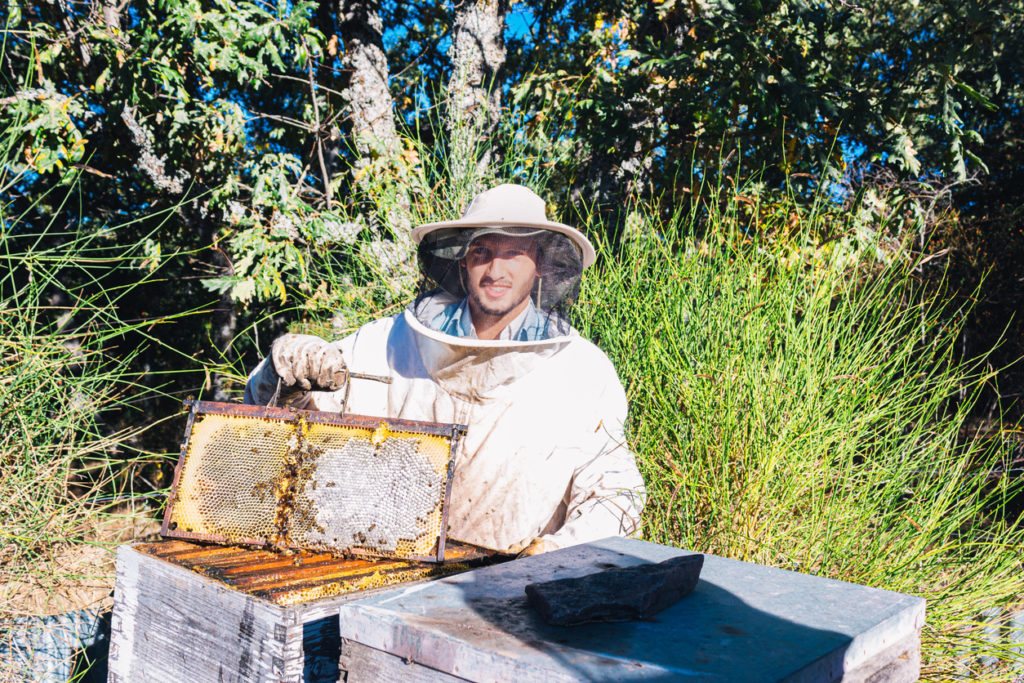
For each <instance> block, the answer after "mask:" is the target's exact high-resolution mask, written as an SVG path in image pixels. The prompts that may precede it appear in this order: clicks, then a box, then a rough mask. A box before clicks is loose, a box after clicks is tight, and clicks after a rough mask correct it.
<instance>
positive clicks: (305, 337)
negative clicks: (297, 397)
mask: <svg viewBox="0 0 1024 683" xmlns="http://www.w3.org/2000/svg"><path fill="white" fill-rule="evenodd" d="M270 360H271V362H272V363H273V364H274V370H275V372H277V375H278V377H280V378H281V387H282V389H283V388H295V389H301V390H303V391H310V390H311V389H315V390H319V391H337V390H338V389H343V388H344V387H345V380H346V378H347V373H346V367H345V359H344V357H342V355H341V350H340V349H338V347H336V346H334V345H333V344H331V343H329V342H327V341H324V340H323V339H321V338H320V337H314V336H313V335H309V334H286V335H284V336H281V337H278V338H277V339H275V340H274V344H273V346H271V348H270Z"/></svg>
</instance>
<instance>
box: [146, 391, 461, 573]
mask: <svg viewBox="0 0 1024 683" xmlns="http://www.w3.org/2000/svg"><path fill="white" fill-rule="evenodd" d="M185 405H186V407H188V408H189V409H190V410H189V415H188V420H187V423H186V426H185V435H184V439H183V440H182V443H181V454H180V456H179V458H178V464H177V466H176V467H175V469H174V480H173V483H172V485H171V492H170V496H169V498H168V501H167V507H166V511H165V513H164V521H163V526H162V528H161V534H162V535H163V536H165V537H169V538H180V539H184V540H193V541H211V542H216V543H230V544H239V545H249V546H257V547H269V548H271V549H276V550H280V551H283V552H286V553H288V552H291V551H294V550H311V551H319V552H329V553H332V554H336V555H343V556H368V557H384V558H395V559H405V560H416V561H426V562H443V561H444V550H445V542H446V535H447V534H446V530H447V524H448V510H449V504H450V498H451V486H452V477H453V474H454V460H455V451H456V448H457V446H458V442H459V440H460V439H461V438H462V436H463V435H464V434H465V432H466V428H465V427H464V426H463V425H456V424H444V423H435V422H420V421H413V420H401V419H389V418H378V417H368V416H362V415H351V414H349V415H339V414H336V413H325V412H317V411H308V410H298V409H294V408H280V407H270V406H251V405H242V404H236V403H220V402H215V401H192V400H189V401H186V402H185ZM328 479H329V481H328ZM374 494H376V495H374ZM353 530H355V532H354V533H353Z"/></svg>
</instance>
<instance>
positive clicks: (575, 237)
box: [412, 183, 595, 268]
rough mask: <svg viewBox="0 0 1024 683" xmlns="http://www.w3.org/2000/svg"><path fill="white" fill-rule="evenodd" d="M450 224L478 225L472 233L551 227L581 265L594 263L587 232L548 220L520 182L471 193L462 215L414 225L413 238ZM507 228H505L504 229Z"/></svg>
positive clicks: (418, 239) (537, 199) (515, 232)
mask: <svg viewBox="0 0 1024 683" xmlns="http://www.w3.org/2000/svg"><path fill="white" fill-rule="evenodd" d="M451 228H481V230H479V231H474V233H473V235H472V236H473V237H478V236H480V235H481V234H489V233H500V234H508V235H522V236H526V235H529V234H533V233H532V231H528V230H513V229H512V228H520V229H522V228H527V229H529V228H535V229H537V230H538V231H539V230H550V231H551V232H557V233H561V234H562V235H565V236H566V237H568V238H569V239H570V240H572V243H573V244H574V245H575V246H576V248H577V249H578V250H579V252H580V260H581V261H582V265H583V267H584V268H586V267H587V266H590V265H592V264H593V263H594V260H595V253H594V245H592V244H591V243H590V240H588V239H587V237H586V235H584V234H583V233H582V232H580V231H579V230H577V229H576V228H573V227H570V226H568V225H565V224H564V223H556V222H554V221H549V220H548V218H547V213H546V212H545V207H544V200H543V199H541V198H540V197H539V196H537V195H536V194H535V193H534V192H533V191H532V190H530V189H529V188H527V187H523V186H522V185H514V184H511V183H506V184H504V185H498V186H497V187H493V188H491V189H490V190H486V191H484V192H481V193H480V194H478V195H477V196H475V197H473V201H471V202H470V203H469V206H467V207H466V210H465V211H464V212H463V214H462V218H457V219H455V220H453V221H442V222H440V223H426V224H424V225H420V226H418V227H416V228H413V231H412V239H413V241H414V242H416V244H419V243H420V242H421V241H422V240H423V238H424V237H426V236H427V235H429V234H430V233H432V232H435V231H437V230H443V229H451ZM506 231H507V232H506Z"/></svg>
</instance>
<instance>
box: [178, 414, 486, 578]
mask: <svg viewBox="0 0 1024 683" xmlns="http://www.w3.org/2000/svg"><path fill="white" fill-rule="evenodd" d="M182 405H183V406H184V407H186V408H189V409H190V410H189V416H188V421H187V423H186V426H185V435H184V438H183V439H182V442H181V453H180V455H179V457H178V464H177V466H176V467H175V469H174V480H173V482H172V484H171V490H170V494H169V496H168V499H167V507H166V510H165V512H164V519H163V524H162V526H161V528H160V534H161V535H162V536H164V537H165V538H181V539H187V540H193V541H211V542H228V541H226V539H222V538H220V537H216V536H211V535H207V534H200V533H193V532H188V531H182V530H174V528H173V527H172V526H171V518H172V516H173V507H174V503H175V501H176V500H177V497H178V493H179V479H180V477H181V472H182V469H183V467H184V464H185V460H186V457H187V454H188V449H189V442H190V439H191V437H192V429H193V424H194V423H195V419H196V416H197V415H199V414H206V415H231V416H236V417H251V418H264V419H273V420H294V419H296V418H297V417H302V418H304V419H305V420H306V421H307V422H311V423H323V424H332V425H337V426H339V427H351V428H358V429H370V430H374V429H377V428H378V427H380V426H381V425H382V424H384V425H386V427H387V429H389V430H391V431H399V432H412V433H418V434H424V435H429V436H437V437H442V438H447V439H449V440H450V455H449V460H448V475H447V484H446V486H445V491H444V497H443V504H442V520H441V529H442V531H441V534H440V537H439V538H438V543H437V551H436V554H435V555H429V556H420V555H413V556H407V557H406V558H405V559H407V560H414V561H425V562H443V561H444V550H445V540H446V534H445V533H444V529H445V528H446V527H447V524H448V508H449V502H450V498H451V485H452V478H453V477H452V474H453V468H454V464H455V451H456V448H457V447H458V442H459V440H460V438H461V437H462V436H464V435H465V433H466V430H467V428H466V426H465V425H461V424H447V423H437V422H424V421H419V420H407V419H402V418H386V417H371V416H367V415H356V414H353V413H345V414H339V413H329V412H322V411H315V410H302V409H297V408H289V407H277V406H260V405H248V404H242V403H222V402H218V401H198V400H195V399H186V400H184V401H183V402H182ZM234 542H237V543H242V544H244V545H252V546H263V545H269V544H268V542H267V540H266V539H259V538H255V539H244V540H237V541H234ZM347 553H348V554H351V555H368V553H367V552H366V551H363V550H361V549H359V548H353V549H351V550H349V551H347Z"/></svg>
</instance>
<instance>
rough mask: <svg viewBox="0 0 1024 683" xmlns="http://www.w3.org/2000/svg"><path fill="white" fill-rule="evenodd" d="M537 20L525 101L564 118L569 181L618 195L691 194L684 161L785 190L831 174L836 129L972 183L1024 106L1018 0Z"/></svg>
mask: <svg viewBox="0 0 1024 683" xmlns="http://www.w3.org/2000/svg"><path fill="white" fill-rule="evenodd" d="M542 12H543V13H542V15H541V16H540V17H539V18H538V20H537V22H536V24H535V25H538V27H539V30H541V31H543V33H542V34H541V35H537V36H533V37H532V40H531V41H529V42H525V43H523V44H521V45H519V46H518V50H517V53H516V54H515V55H514V57H513V60H512V61H513V64H514V65H516V67H517V68H519V69H520V71H519V73H520V74H521V80H518V82H517V81H515V80H513V87H514V89H515V90H514V91H515V94H516V98H517V101H519V102H521V103H523V104H524V106H527V107H528V108H530V109H534V110H540V111H544V112H546V113H547V114H548V115H549V116H554V117H558V118H562V119H567V120H571V121H572V123H573V134H574V136H575V138H576V144H577V152H576V156H577V158H578V159H580V160H581V161H582V162H583V163H582V164H581V166H580V167H579V168H578V169H577V170H576V172H575V174H574V175H573V176H572V177H571V182H573V183H579V182H581V181H584V182H587V183H589V185H590V186H591V187H594V188H595V189H597V190H599V191H601V192H602V194H604V195H605V196H606V197H609V198H610V197H611V196H613V195H614V192H618V193H619V194H620V196H621V194H622V193H624V192H630V191H633V192H641V193H645V194H646V193H650V192H651V191H652V190H653V192H654V194H655V195H657V194H658V193H659V192H666V191H668V192H671V191H680V190H683V189H688V188H685V186H687V185H690V184H691V181H688V179H687V178H688V175H689V171H690V170H691V169H692V170H693V171H695V172H696V174H697V176H698V177H697V180H695V181H692V182H699V179H701V178H703V179H712V180H713V182H718V181H717V180H714V179H715V178H719V177H720V178H722V179H723V182H724V178H725V177H726V176H728V175H734V176H736V177H740V178H746V177H748V176H750V175H751V174H752V173H756V172H760V171H761V170H762V168H767V170H768V171H769V173H768V176H767V178H768V179H769V180H770V181H771V182H773V183H775V184H778V183H780V182H781V180H782V179H783V178H784V177H787V176H789V177H793V174H801V173H810V174H812V175H813V176H814V177H817V174H818V173H819V172H820V171H821V169H824V168H829V167H831V168H833V169H835V170H836V172H838V171H840V170H841V169H842V168H843V159H842V154H841V152H842V149H841V147H842V146H841V145H838V144H836V138H837V136H839V137H841V139H842V140H844V141H848V142H849V143H851V144H852V145H863V146H864V148H865V152H864V158H865V159H870V160H871V161H872V162H875V163H884V164H888V165H890V166H893V167H896V168H899V169H901V170H902V171H903V172H904V173H906V174H907V175H910V176H918V175H919V174H921V173H922V172H923V171H928V172H934V171H943V172H948V173H951V174H952V175H954V176H955V177H959V178H961V179H962V178H964V177H966V175H967V173H968V171H969V166H970V165H971V164H973V165H974V168H976V169H984V163H982V161H981V159H980V158H979V157H978V155H977V153H978V151H979V150H980V146H981V145H982V143H983V140H982V137H981V133H984V132H985V129H986V128H988V127H989V126H990V125H991V124H990V123H989V122H990V121H991V122H994V121H997V120H998V121H1003V122H1007V121H1010V120H1012V119H1013V118H1014V117H1015V114H1014V112H1019V111H1020V107H1021V106H1022V104H1024V99H1022V98H1021V95H1020V93H1019V92H1017V90H1013V91H1011V90H1008V89H1007V87H1006V84H1007V83H1010V82H1011V79H1012V78H1014V77H1016V76H1019V74H1020V73H1021V68H1022V66H1024V53H1022V51H1021V50H1020V49H1019V45H1017V44H1015V41H1014V38H1013V36H1015V35H1018V34H1019V32H1020V30H1021V23H1020V22H1021V17H1022V16H1024V5H1022V4H1021V3H1020V2H1019V1H1017V0H1014V1H1008V2H997V3H988V4H983V5H977V4H969V5H960V4H941V3H919V2H915V1H911V0H907V1H904V2H896V3H878V2H873V3H848V2H839V1H835V2H826V3H810V2H803V1H801V0H798V1H790V0H778V1H774V2H767V3H759V2H755V3H738V4H732V3H728V2H715V1H709V2H703V1H702V2H676V1H674V0H668V1H666V2H655V3H638V2H631V1H625V2H602V3H599V4H598V5H596V6H595V5H594V4H593V3H570V4H569V5H568V6H567V7H565V8H561V9H559V10H558V11H555V10H553V9H551V8H547V7H545V9H544V10H542ZM1011 17H1012V18H1011ZM514 68H515V67H514ZM1008 77H1010V78H1008ZM727 159H731V163H729V164H726V163H725V161H726V160H727ZM780 160H781V161H780ZM797 177H799V175H797ZM680 186H683V187H680ZM610 192H611V193H613V194H612V195H609V193H610Z"/></svg>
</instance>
